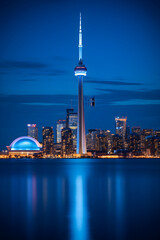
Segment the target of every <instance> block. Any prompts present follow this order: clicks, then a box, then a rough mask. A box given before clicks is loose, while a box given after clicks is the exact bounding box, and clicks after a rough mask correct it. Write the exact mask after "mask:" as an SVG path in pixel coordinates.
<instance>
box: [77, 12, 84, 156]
mask: <svg viewBox="0 0 160 240" xmlns="http://www.w3.org/2000/svg"><path fill="white" fill-rule="evenodd" d="M78 47H79V63H78V66H77V67H75V69H74V72H75V76H78V127H77V153H78V154H81V155H83V154H86V133H85V121H84V99H83V76H86V74H87V68H86V67H85V65H84V64H83V61H82V27H81V14H80V25H79V45H78Z"/></svg>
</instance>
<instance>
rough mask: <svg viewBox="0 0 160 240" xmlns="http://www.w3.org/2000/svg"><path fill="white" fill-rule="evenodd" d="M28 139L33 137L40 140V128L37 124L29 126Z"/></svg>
mask: <svg viewBox="0 0 160 240" xmlns="http://www.w3.org/2000/svg"><path fill="white" fill-rule="evenodd" d="M27 128H28V134H27V135H28V137H33V138H35V139H36V140H38V128H37V125H36V124H27Z"/></svg>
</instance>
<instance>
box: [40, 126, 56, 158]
mask: <svg viewBox="0 0 160 240" xmlns="http://www.w3.org/2000/svg"><path fill="white" fill-rule="evenodd" d="M42 137H43V144H42V145H43V154H44V156H48V157H52V156H53V154H54V133H53V127H43V129H42Z"/></svg>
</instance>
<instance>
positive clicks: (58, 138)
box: [56, 120, 66, 143]
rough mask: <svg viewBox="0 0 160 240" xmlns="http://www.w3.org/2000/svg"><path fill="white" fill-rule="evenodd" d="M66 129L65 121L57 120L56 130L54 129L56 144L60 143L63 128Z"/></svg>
mask: <svg viewBox="0 0 160 240" xmlns="http://www.w3.org/2000/svg"><path fill="white" fill-rule="evenodd" d="M65 127H66V120H58V122H57V128H56V132H57V143H61V141H62V137H61V131H62V129H63V128H65Z"/></svg>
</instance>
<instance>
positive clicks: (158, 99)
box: [0, 1, 160, 149]
mask: <svg viewBox="0 0 160 240" xmlns="http://www.w3.org/2000/svg"><path fill="white" fill-rule="evenodd" d="M9 2H10V1H9ZM62 3H63V4H64V7H63V8H61V4H62ZM71 3H72V1H70V4H71ZM101 3H102V4H101V5H100V4H99V5H98V2H94V3H93V5H92V6H91V7H90V8H89V1H87V2H86V5H85V7H87V6H88V8H87V10H86V8H85V7H82V9H79V6H78V2H75V5H74V6H73V7H72V8H71V9H69V6H70V4H69V5H68V6H67V4H66V3H65V2H63V1H60V3H58V2H55V1H46V2H45V1H40V2H39V3H38V4H37V2H36V1H33V3H31V1H28V2H25V4H21V3H20V2H19V1H15V3H14V4H15V5H14V11H13V5H12V2H10V4H9V5H6V4H5V3H1V8H0V9H1V11H2V12H1V15H0V17H1V24H2V38H1V40H0V52H1V54H0V84H1V88H0V94H1V95H0V98H1V100H0V111H1V113H2V117H1V120H0V131H1V140H0V148H1V149H4V148H5V146H6V145H8V144H9V143H10V142H12V141H13V140H14V139H15V138H17V137H19V136H23V135H27V133H26V130H25V127H24V126H26V124H28V123H36V124H37V126H38V127H39V128H40V129H41V128H42V126H54V132H56V130H55V129H56V122H57V121H58V119H63V118H64V117H65V109H66V108H69V107H71V105H72V106H73V107H74V109H75V111H77V110H78V109H77V108H76V107H77V105H78V99H77V79H75V77H74V76H73V72H74V66H75V63H76V62H77V51H76V50H77V33H78V31H77V24H78V20H79V19H78V18H79V12H80V10H81V11H82V14H83V19H84V20H83V22H84V27H83V29H84V30H83V31H84V36H85V44H84V48H85V51H84V59H85V62H87V67H88V69H89V72H88V77H86V80H85V82H84V84H85V116H86V132H87V129H90V128H101V129H110V130H111V131H112V132H113V131H114V124H113V122H114V118H115V116H127V118H128V121H129V123H130V125H131V126H137V125H140V126H141V127H142V128H153V127H154V129H159V121H160V116H159V105H160V81H159V78H160V73H159V63H160V57H159V56H160V46H159V42H160V31H159V25H158V23H159V20H160V16H159V11H158V9H159V3H158V1H155V2H154V5H153V4H152V2H151V1H147V4H144V1H140V4H139V5H138V6H137V3H136V2H135V3H134V2H133V1H131V2H130V3H127V1H120V3H117V2H116V1H115V2H113V3H109V2H108V1H107V2H106V3H104V2H103V1H101ZM145 3H146V1H145ZM37 6H38V7H37ZM65 7H66V8H67V9H66V8H65ZM60 9H61V10H60ZM133 9H134V11H133ZM66 10H68V11H66ZM25 12H26V13H25ZM24 13H25V14H24ZM153 13H154V14H153ZM42 16H43V20H42V18H41V17H42ZM45 17H46V18H45ZM56 20H57V21H56ZM73 20H74V21H73ZM126 20H128V21H126ZM55 23H57V24H55ZM92 96H95V99H96V107H95V108H89V107H88V106H87V100H88V98H89V97H92ZM71 101H72V104H71ZM93 119H94V121H93Z"/></svg>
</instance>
